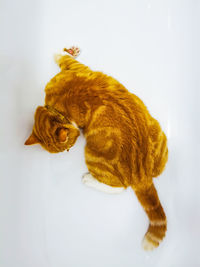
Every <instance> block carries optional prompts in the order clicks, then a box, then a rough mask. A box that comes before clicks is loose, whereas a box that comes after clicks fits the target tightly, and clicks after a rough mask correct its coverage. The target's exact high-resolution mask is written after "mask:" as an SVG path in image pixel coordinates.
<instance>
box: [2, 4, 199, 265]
mask: <svg viewBox="0 0 200 267" xmlns="http://www.w3.org/2000/svg"><path fill="white" fill-rule="evenodd" d="M199 13H200V1H197V0H196V1H195V0H190V1H189V0H182V1H181V0H180V1H178V0H169V1H167V0H166V1H162V0H155V1H153V0H152V1H151V0H123V1H122V0H120V1H117V0H116V1H114V0H113V1H108V0H100V1H97V0H94V1H92V0H87V1H81V0H73V1H72V0H71V1H67V0H57V1H52V0H34V1H26V0H18V1H11V0H7V1H6V0H3V1H1V3H0V64H1V67H0V82H1V83H0V86H1V87H0V92H1V95H0V114H1V115H0V125H1V126H0V267H36V266H37V267H66V266H67V267H90V266H91V267H132V266H137V267H140V266H148V267H151V266H153V267H157V266H158V267H160V266H162V267H165V266H166V267H169V266H170V267H171V266H174V267H177V266H192V267H193V266H200V248H199V240H200V177H199V165H200V162H199V149H200V146H199V134H200V133H199V132H198V131H199V128H198V123H199V111H200V110H199V107H198V104H199V100H200V95H199V92H198V90H199V61H200V58H199V47H200V45H199ZM74 44H75V45H78V46H79V47H80V48H81V50H82V54H81V56H80V58H79V60H80V61H81V62H83V63H85V64H87V65H89V66H90V67H91V68H92V69H94V70H101V71H104V72H105V73H108V74H111V75H112V76H114V77H115V78H117V79H118V80H119V81H120V82H122V83H123V84H124V85H125V86H126V87H127V88H128V89H129V90H130V91H131V92H134V93H135V94H137V95H138V96H139V97H140V98H141V99H142V100H143V101H144V103H145V104H146V105H147V106H148V108H149V110H150V112H151V114H152V115H153V116H154V117H155V118H157V119H158V120H159V121H160V123H161V125H162V127H163V129H164V131H165V132H166V134H167V136H168V139H169V162H168V165H167V168H166V170H165V172H164V173H163V174H162V175H161V177H160V178H158V179H156V180H155V184H156V187H157V189H158V192H159V196H160V199H161V202H162V204H163V207H164V209H165V211H166V214H167V218H168V232H167V236H166V238H165V240H164V242H163V243H162V244H161V245H160V247H159V248H158V249H156V250H155V251H153V252H145V251H143V250H142V248H141V241H142V238H143V235H144V233H145V231H146V229H147V226H148V220H147V217H146V215H145V213H144V211H143V209H142V207H141V206H140V205H139V203H138V201H137V199H136V197H135V195H134V193H133V192H132V190H130V189H128V190H126V191H125V192H124V193H122V194H120V195H115V196H113V195H106V194H104V193H100V192H98V191H95V190H92V189H90V188H87V187H85V186H84V185H82V183H81V176H82V174H83V173H84V172H86V171H87V169H86V166H85V163H84V138H83V136H81V137H80V138H79V139H78V141H77V143H76V145H75V146H74V147H73V148H72V149H71V151H70V152H69V153H67V152H66V153H65V152H64V153H60V154H55V155H51V154H49V153H47V152H46V151H44V150H43V149H42V148H41V147H40V146H32V147H25V146H24V145H23V143H24V141H25V140H26V138H27V137H28V135H29V134H30V133H31V128H32V125H33V114H34V110H35V108H36V107H37V106H38V105H41V104H43V103H44V87H45V84H46V83H47V82H48V80H49V79H50V78H51V77H53V76H54V75H55V74H56V73H57V72H58V71H59V69H58V67H57V66H56V65H55V63H54V62H53V54H54V53H55V52H57V51H58V50H60V49H62V48H63V47H65V46H71V45H74Z"/></svg>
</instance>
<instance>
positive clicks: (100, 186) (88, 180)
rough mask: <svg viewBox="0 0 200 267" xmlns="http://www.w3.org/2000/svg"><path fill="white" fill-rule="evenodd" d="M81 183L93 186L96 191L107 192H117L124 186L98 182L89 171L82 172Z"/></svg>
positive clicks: (122, 189)
mask: <svg viewBox="0 0 200 267" xmlns="http://www.w3.org/2000/svg"><path fill="white" fill-rule="evenodd" d="M82 182H83V184H85V185H87V186H89V187H91V188H95V189H97V190H98V191H101V192H105V193H109V194H119V193H121V192H122V191H124V189H125V188H124V187H113V186H110V185H107V184H104V183H101V182H99V181H98V180H97V179H95V178H94V177H93V176H92V175H91V174H90V173H89V172H88V173H86V174H84V175H83V177H82Z"/></svg>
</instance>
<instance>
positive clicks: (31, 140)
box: [24, 133, 39, 146]
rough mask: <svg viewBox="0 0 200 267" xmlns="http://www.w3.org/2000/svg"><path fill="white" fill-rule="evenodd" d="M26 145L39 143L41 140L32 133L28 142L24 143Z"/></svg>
mask: <svg viewBox="0 0 200 267" xmlns="http://www.w3.org/2000/svg"><path fill="white" fill-rule="evenodd" d="M24 144H25V145H26V146H30V145H35V144H39V140H38V139H37V137H36V136H35V135H34V133H32V134H31V135H30V136H29V138H28V139H27V140H26V142H25V143H24Z"/></svg>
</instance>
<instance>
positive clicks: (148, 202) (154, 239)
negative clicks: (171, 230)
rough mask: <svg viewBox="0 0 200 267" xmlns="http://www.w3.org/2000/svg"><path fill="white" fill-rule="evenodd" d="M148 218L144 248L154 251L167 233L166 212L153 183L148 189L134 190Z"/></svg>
mask: <svg viewBox="0 0 200 267" xmlns="http://www.w3.org/2000/svg"><path fill="white" fill-rule="evenodd" d="M133 189H134V191H135V193H136V196H137V198H138V200H139V201H140V203H141V205H142V206H143V208H144V210H145V212H146V214H147V216H148V218H149V221H150V223H149V227H148V230H147V232H146V234H145V236H144V239H143V248H144V249H145V250H152V249H154V248H156V247H158V246H159V244H160V242H161V241H162V239H163V238H164V237H165V233H166V231H167V220H166V216H165V212H164V210H163V208H162V205H161V203H160V200H159V197H158V194H157V191H156V188H155V187H154V184H153V183H152V184H151V185H150V187H149V188H147V189H139V190H137V188H135V187H134V188H133Z"/></svg>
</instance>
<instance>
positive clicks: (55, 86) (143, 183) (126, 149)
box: [25, 48, 168, 250]
mask: <svg viewBox="0 0 200 267" xmlns="http://www.w3.org/2000/svg"><path fill="white" fill-rule="evenodd" d="M65 51H67V52H69V53H70V54H71V55H74V54H75V53H78V51H77V50H76V49H75V48H71V49H69V50H67V49H65ZM71 55H68V54H65V55H58V56H57V57H56V62H57V63H58V65H59V66H60V68H61V72H60V73H58V74H57V75H56V76H55V77H54V78H52V79H51V81H50V82H49V83H48V84H47V85H46V88H45V92H46V98H45V105H44V106H43V107H38V108H37V110H36V112H35V124H34V127H33V131H32V134H31V135H30V137H29V138H28V139H27V141H26V142H25V144H26V145H32V144H36V143H39V144H41V145H42V146H43V147H44V148H45V149H46V150H47V151H49V152H51V153H57V152H62V151H64V150H69V149H70V148H71V147H72V146H73V145H74V144H75V142H76V139H77V137H78V136H79V132H80V129H81V130H82V131H83V134H84V136H85V138H86V147H85V160H86V164H87V167H88V170H89V173H87V174H85V175H84V176H83V182H84V183H85V184H87V185H88V186H91V187H95V188H98V189H99V190H103V191H106V192H110V193H118V192H121V191H122V190H123V189H124V188H127V187H128V186H131V187H132V188H133V190H134V191H135V193H136V195H137V198H138V200H139V201H140V203H141V205H142V206H143V208H144V210H145V212H146V214H147V216H148V217H149V221H150V224H149V228H148V230H147V233H146V235H145V237H144V240H143V246H144V248H145V249H148V250H150V249H153V248H154V247H157V246H158V245H159V243H160V241H161V240H162V239H163V237H164V236H165V232H166V230H167V221H166V216H165V213H164V211H163V208H162V206H161V204H160V201H159V198H158V195H157V192H156V189H155V187H154V184H153V179H152V178H153V177H156V176H158V175H160V174H161V172H162V171H163V169H164V167H165V164H166V162H167V158H168V149H167V139H166V136H165V134H164V133H163V131H162V130H161V128H160V125H159V123H158V121H157V120H155V119H154V118H152V117H151V115H150V114H149V112H148V110H147V108H146V107H145V105H144V104H143V102H142V101H141V100H140V99H139V98H138V97H137V96H136V95H134V94H131V93H129V92H128V90H127V89H126V88H125V87H124V86H123V85H122V84H120V83H119V82H118V81H116V80H115V79H114V78H112V77H110V76H107V75H105V74H103V73H102V72H96V71H92V70H90V69H89V68H88V67H86V66H85V65H83V64H80V63H79V62H78V61H76V60H75V59H74V58H73V57H72V56H71Z"/></svg>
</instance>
